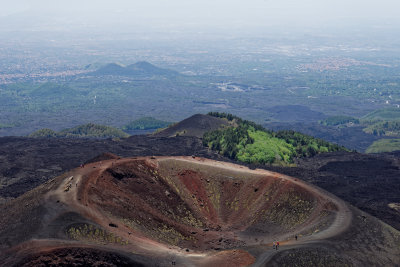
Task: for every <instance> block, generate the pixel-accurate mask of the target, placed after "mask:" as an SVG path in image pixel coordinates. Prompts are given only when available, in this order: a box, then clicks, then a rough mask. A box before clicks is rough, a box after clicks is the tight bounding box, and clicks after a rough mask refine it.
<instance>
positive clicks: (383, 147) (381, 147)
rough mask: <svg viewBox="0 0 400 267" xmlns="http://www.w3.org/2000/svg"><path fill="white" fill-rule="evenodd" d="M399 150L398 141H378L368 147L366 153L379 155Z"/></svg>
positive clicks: (399, 140)
mask: <svg viewBox="0 0 400 267" xmlns="http://www.w3.org/2000/svg"><path fill="white" fill-rule="evenodd" d="M396 150H400V139H380V140H378V141H375V142H373V143H372V145H370V146H369V147H368V148H367V150H366V151H365V152H366V153H381V152H392V151H396Z"/></svg>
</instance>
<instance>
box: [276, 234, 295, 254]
mask: <svg viewBox="0 0 400 267" xmlns="http://www.w3.org/2000/svg"><path fill="white" fill-rule="evenodd" d="M294 239H296V241H297V235H295V236H294ZM278 248H279V241H274V242H273V243H272V249H276V250H278Z"/></svg>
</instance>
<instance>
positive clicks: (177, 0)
mask: <svg viewBox="0 0 400 267" xmlns="http://www.w3.org/2000/svg"><path fill="white" fill-rule="evenodd" d="M0 6H1V9H0V30H3V31H4V30H6V31H7V30H13V31H24V30H43V31H46V30H49V31H53V30H56V31H85V30H89V31H93V30H95V31H119V30H120V31H132V32H135V31H143V30H146V31H160V30H167V31H171V30H178V31H179V30H182V29H183V30H191V29H201V30H210V31H219V30H221V32H224V31H237V33H238V34H239V32H241V31H243V32H246V31H249V30H250V31H251V30H257V29H268V28H275V29H277V28H279V29H285V30H292V29H293V30H296V31H303V30H308V29H324V28H335V27H338V28H346V29H357V28H359V27H397V26H398V25H400V23H399V21H400V16H399V15H398V14H399V13H398V12H399V10H400V2H399V1H396V0H380V1H376V0H302V1H298V0H279V1H278V0H251V1H244V0H203V1H194V0H168V1H166V0H165V1H163V0H146V1H127V0H116V1H104V0H85V1H77V0H68V1H65V0H60V1H58V0H56V1H55V0H33V1H32V0H31V1H29V0H15V1H8V0H7V1H4V0H2V1H0Z"/></svg>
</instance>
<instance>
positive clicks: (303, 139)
mask: <svg viewBox="0 0 400 267" xmlns="http://www.w3.org/2000/svg"><path fill="white" fill-rule="evenodd" d="M209 115H211V116H215V117H220V118H226V119H227V120H230V121H234V125H236V126H234V127H229V128H225V129H222V130H216V131H212V132H208V133H205V134H204V136H203V144H204V145H205V146H208V147H209V148H211V149H213V150H216V151H218V152H219V153H220V154H222V155H224V156H226V157H229V158H232V159H236V160H238V161H241V162H245V163H259V164H280V165H287V164H291V163H293V160H294V158H299V157H308V156H313V155H316V154H318V153H324V152H332V151H338V150H346V149H345V148H344V147H342V146H338V145H335V144H331V143H328V142H326V141H324V140H321V139H317V138H314V137H311V136H308V135H304V134H301V133H298V132H294V131H278V132H273V131H270V130H266V129H264V128H263V127H262V126H260V125H257V124H255V123H254V122H250V121H246V120H242V119H241V118H239V117H236V116H234V115H231V114H225V113H216V112H212V113H209Z"/></svg>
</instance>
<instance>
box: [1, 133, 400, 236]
mask: <svg viewBox="0 0 400 267" xmlns="http://www.w3.org/2000/svg"><path fill="white" fill-rule="evenodd" d="M106 152H109V153H113V154H116V155H118V156H122V157H129V156H152V155H154V156H157V155H160V156H161V155H163V156H167V155H169V156H178V155H189V156H190V155H196V156H200V157H205V158H211V159H217V160H224V161H229V160H228V159H226V158H223V157H221V156H220V155H218V154H216V153H214V152H212V151H209V150H208V149H207V148H205V147H203V146H202V143H201V140H200V139H198V138H196V137H183V136H180V137H174V138H164V137H150V136H144V135H141V136H132V137H130V138H127V139H122V140H119V141H113V140H111V139H107V140H93V139H32V138H25V137H2V138H0V201H3V202H4V201H6V200H7V199H8V198H15V197H18V196H19V195H21V194H23V193H25V192H26V191H28V190H30V189H32V188H34V187H36V186H37V185H39V184H41V183H43V182H45V181H47V180H48V179H50V178H53V177H55V176H57V175H60V174H62V173H64V172H65V171H67V170H69V169H71V168H75V167H78V166H79V165H80V164H82V163H85V162H87V161H90V160H91V159H92V158H95V157H97V156H99V155H101V154H103V153H106ZM100 158H101V157H100ZM297 165H298V167H293V168H288V167H271V166H268V167H266V166H257V167H262V168H265V169H269V170H272V171H276V172H280V173H283V174H287V175H290V176H293V177H297V178H300V179H303V180H305V181H307V182H310V183H312V184H314V185H317V186H319V187H321V188H323V189H325V190H327V191H329V192H331V193H333V194H335V195H337V196H338V197H340V198H342V199H344V200H346V201H347V202H349V203H351V204H352V205H354V206H356V207H358V208H360V209H361V210H363V211H366V212H368V213H370V214H372V215H374V216H376V217H378V218H380V219H381V220H383V221H384V222H386V223H388V224H390V225H392V226H393V227H395V228H397V229H399V230H400V212H399V211H396V210H394V209H392V208H390V207H389V206H388V204H389V203H400V194H399V192H400V152H394V153H388V154H376V155H366V154H360V153H348V152H338V153H327V154H321V155H317V156H315V157H312V158H308V159H302V160H300V161H299V162H298V164H297ZM253 167H255V166H253Z"/></svg>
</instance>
